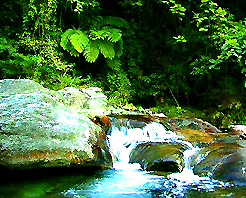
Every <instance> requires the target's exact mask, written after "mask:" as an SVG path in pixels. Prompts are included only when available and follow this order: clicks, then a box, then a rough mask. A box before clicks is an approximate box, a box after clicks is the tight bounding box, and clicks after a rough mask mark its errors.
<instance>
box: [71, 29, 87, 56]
mask: <svg viewBox="0 0 246 198" xmlns="http://www.w3.org/2000/svg"><path fill="white" fill-rule="evenodd" d="M70 41H71V43H72V45H73V47H74V48H75V49H76V50H77V51H78V52H79V53H82V52H83V51H84V49H85V47H86V46H87V45H88V42H89V39H88V37H87V35H86V34H84V33H83V32H81V31H78V32H76V33H75V34H73V35H71V37H70Z"/></svg>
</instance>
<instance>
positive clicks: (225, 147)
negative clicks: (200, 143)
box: [194, 134, 246, 185]
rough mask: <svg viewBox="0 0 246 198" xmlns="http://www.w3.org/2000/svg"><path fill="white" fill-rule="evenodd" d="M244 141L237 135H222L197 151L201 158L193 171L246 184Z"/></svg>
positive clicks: (245, 148) (245, 150)
mask: <svg viewBox="0 0 246 198" xmlns="http://www.w3.org/2000/svg"><path fill="white" fill-rule="evenodd" d="M245 146H246V143H245V141H241V140H239V137H238V136H235V135H233V136H230V134H228V137H223V138H221V139H218V140H215V141H213V142H211V143H209V144H208V145H207V146H205V147H204V148H203V149H202V150H201V151H200V152H198V153H197V156H196V157H197V159H199V158H200V159H201V160H200V161H199V163H197V165H195V167H194V173H195V174H198V175H201V176H209V177H211V178H214V179H218V180H220V181H225V182H233V183H235V184H237V185H245V184H246V154H245V153H246V147H245Z"/></svg>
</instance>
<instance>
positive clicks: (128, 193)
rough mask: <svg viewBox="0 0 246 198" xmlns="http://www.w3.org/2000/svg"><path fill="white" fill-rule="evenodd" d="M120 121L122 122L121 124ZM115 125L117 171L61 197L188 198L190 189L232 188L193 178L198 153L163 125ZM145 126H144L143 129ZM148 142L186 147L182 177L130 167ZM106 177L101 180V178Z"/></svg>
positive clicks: (106, 172)
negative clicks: (133, 155) (131, 159)
mask: <svg viewBox="0 0 246 198" xmlns="http://www.w3.org/2000/svg"><path fill="white" fill-rule="evenodd" d="M118 121H119V120H118ZM130 122H131V121H129V123H128V122H127V123H124V124H123V125H122V123H120V124H119V123H118V125H119V127H117V123H113V125H112V128H111V132H110V134H108V135H107V136H108V140H109V142H108V144H109V147H110V150H111V152H112V155H113V156H115V162H114V165H113V167H114V169H113V170H104V171H102V172H101V173H100V174H99V177H98V178H97V177H96V179H95V180H93V181H92V182H91V183H89V184H83V183H82V184H81V185H79V186H77V187H75V188H71V189H70V190H67V191H64V192H62V193H61V195H63V196H65V197H71V198H79V197H88V198H89V197H99V198H101V197H102V198H104V197H109V198H118V197H179V198H181V197H182V198H183V197H186V195H185V193H186V190H187V189H195V190H196V191H206V192H210V191H213V189H214V188H218V187H219V188H222V187H230V186H231V185H229V184H226V183H223V182H220V181H216V180H211V179H210V178H208V177H199V176H197V175H194V173H193V170H192V169H193V167H192V165H191V159H192V157H193V156H194V155H195V154H196V152H198V151H199V148H198V147H194V146H193V145H192V144H191V143H190V142H187V141H185V140H183V139H182V137H180V136H178V135H176V134H175V133H174V132H172V131H167V130H166V129H165V128H164V126H162V125H161V124H160V123H156V122H152V123H150V124H138V125H137V126H136V125H135V124H136V123H135V124H134V126H136V127H134V126H133V125H132V124H131V123H130ZM144 125H145V126H144ZM145 142H164V143H175V144H176V143H179V144H182V145H183V146H184V147H185V151H184V152H183V157H184V169H183V171H182V172H181V173H172V174H170V175H168V176H167V177H164V176H158V175H155V174H150V172H148V171H144V170H142V169H141V167H140V165H139V164H129V163H128V162H129V155H130V153H131V151H132V149H133V148H135V147H136V146H137V145H138V144H140V143H145ZM101 174H102V175H104V176H103V177H101V176H100V175H101Z"/></svg>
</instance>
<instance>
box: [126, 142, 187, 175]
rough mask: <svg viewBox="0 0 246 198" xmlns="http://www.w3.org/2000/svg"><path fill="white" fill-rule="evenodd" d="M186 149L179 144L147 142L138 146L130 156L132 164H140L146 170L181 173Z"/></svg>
mask: <svg viewBox="0 0 246 198" xmlns="http://www.w3.org/2000/svg"><path fill="white" fill-rule="evenodd" d="M184 150H185V147H184V146H183V145H182V144H178V143H167V142H147V143H141V144H138V145H137V146H136V147H135V148H134V149H133V150H132V151H131V154H130V161H129V162H130V163H139V164H140V165H141V167H142V168H143V169H144V170H153V171H164V172H180V171H181V170H182V169H183V166H184V161H183V152H184Z"/></svg>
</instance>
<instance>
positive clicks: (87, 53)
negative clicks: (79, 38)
mask: <svg viewBox="0 0 246 198" xmlns="http://www.w3.org/2000/svg"><path fill="white" fill-rule="evenodd" d="M83 55H84V57H85V59H86V61H88V62H90V63H92V62H95V61H96V59H97V57H98V55H99V49H98V41H97V40H96V41H92V40H90V41H89V42H88V45H87V46H86V47H85V49H84V53H83Z"/></svg>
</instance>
